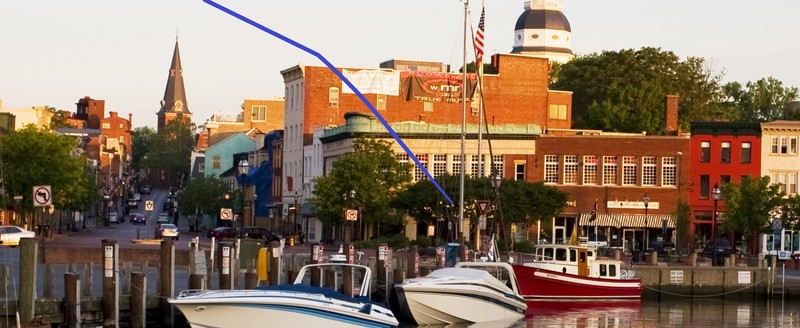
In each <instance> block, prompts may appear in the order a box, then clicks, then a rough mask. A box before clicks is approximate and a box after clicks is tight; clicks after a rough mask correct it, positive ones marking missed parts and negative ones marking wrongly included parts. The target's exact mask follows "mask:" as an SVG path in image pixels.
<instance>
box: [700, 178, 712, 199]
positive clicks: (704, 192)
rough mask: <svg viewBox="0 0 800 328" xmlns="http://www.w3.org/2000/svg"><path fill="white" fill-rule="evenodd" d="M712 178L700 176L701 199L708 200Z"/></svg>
mask: <svg viewBox="0 0 800 328" xmlns="http://www.w3.org/2000/svg"><path fill="white" fill-rule="evenodd" d="M710 182H711V180H710V178H709V176H707V175H701V176H700V199H708V192H709V187H710Z"/></svg>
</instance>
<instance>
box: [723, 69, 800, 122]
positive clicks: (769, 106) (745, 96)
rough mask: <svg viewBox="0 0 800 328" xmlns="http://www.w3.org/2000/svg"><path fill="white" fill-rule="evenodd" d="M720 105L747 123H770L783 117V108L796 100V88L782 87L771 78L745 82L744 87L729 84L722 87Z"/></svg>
mask: <svg viewBox="0 0 800 328" xmlns="http://www.w3.org/2000/svg"><path fill="white" fill-rule="evenodd" d="M722 94H723V99H722V103H723V104H724V106H727V107H728V108H729V109H730V111H731V112H733V113H736V114H737V118H738V119H739V120H741V121H747V122H770V121H774V120H779V119H782V118H783V117H784V115H783V114H784V113H783V111H784V108H785V107H786V104H788V103H789V102H790V101H792V100H795V99H797V96H798V89H797V88H796V87H784V86H783V82H781V81H779V80H777V79H775V78H773V77H768V78H762V79H760V80H758V81H755V82H747V84H745V87H742V85H741V84H740V83H738V82H729V83H727V84H725V85H724V86H723V87H722Z"/></svg>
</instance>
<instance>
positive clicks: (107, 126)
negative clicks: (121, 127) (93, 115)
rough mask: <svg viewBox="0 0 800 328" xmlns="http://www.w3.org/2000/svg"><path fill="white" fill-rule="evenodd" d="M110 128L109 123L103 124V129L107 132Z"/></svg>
mask: <svg viewBox="0 0 800 328" xmlns="http://www.w3.org/2000/svg"><path fill="white" fill-rule="evenodd" d="M110 128H111V123H108V122H106V123H103V129H105V130H108V129H110Z"/></svg>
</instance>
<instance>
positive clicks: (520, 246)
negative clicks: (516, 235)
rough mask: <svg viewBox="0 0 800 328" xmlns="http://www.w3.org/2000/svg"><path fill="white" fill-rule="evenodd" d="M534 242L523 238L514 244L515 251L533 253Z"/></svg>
mask: <svg viewBox="0 0 800 328" xmlns="http://www.w3.org/2000/svg"><path fill="white" fill-rule="evenodd" d="M534 246H535V245H534V244H533V243H532V242H530V241H528V240H523V241H520V242H517V243H516V244H514V251H515V252H520V253H531V254H532V253H533V252H534Z"/></svg>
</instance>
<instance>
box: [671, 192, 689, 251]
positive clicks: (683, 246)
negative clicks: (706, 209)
mask: <svg viewBox="0 0 800 328" xmlns="http://www.w3.org/2000/svg"><path fill="white" fill-rule="evenodd" d="M672 216H674V217H675V231H676V233H677V235H676V237H677V241H676V243H677V245H675V246H676V247H677V249H678V250H679V251H681V250H688V249H689V238H690V236H689V225H690V224H691V220H692V217H691V216H692V210H691V208H690V207H689V203H688V202H686V201H685V200H683V198H678V202H677V204H676V205H675V210H674V211H672Z"/></svg>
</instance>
